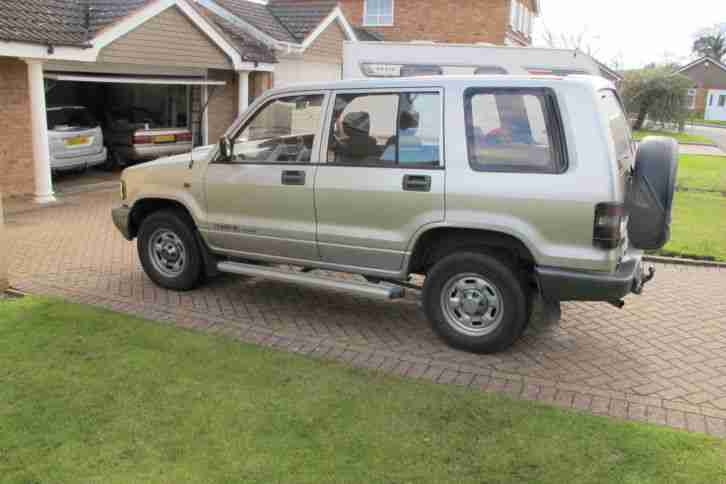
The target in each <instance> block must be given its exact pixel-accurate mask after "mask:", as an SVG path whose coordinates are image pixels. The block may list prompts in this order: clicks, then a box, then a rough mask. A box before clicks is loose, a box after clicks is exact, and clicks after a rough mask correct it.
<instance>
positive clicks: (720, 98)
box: [716, 94, 726, 108]
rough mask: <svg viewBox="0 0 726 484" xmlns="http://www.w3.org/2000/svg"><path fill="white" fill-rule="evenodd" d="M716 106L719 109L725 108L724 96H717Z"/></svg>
mask: <svg viewBox="0 0 726 484" xmlns="http://www.w3.org/2000/svg"><path fill="white" fill-rule="evenodd" d="M716 105H717V106H718V107H719V108H724V107H726V94H719V96H718V102H717V103H716Z"/></svg>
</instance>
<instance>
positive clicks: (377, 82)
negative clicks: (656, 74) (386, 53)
mask: <svg viewBox="0 0 726 484" xmlns="http://www.w3.org/2000/svg"><path fill="white" fill-rule="evenodd" d="M533 83H536V84H540V85H552V84H555V83H568V84H580V85H588V86H591V87H593V88H595V89H604V88H614V85H613V84H612V83H611V82H610V81H608V80H607V79H605V78H603V77H598V76H587V75H573V76H566V77H560V76H524V75H522V76H513V75H491V76H483V75H477V76H421V77H398V78H368V79H347V80H342V81H327V82H315V83H300V84H290V85H287V86H285V87H282V88H278V89H273V90H272V91H273V92H285V91H300V90H305V91H315V90H329V89H376V88H382V89H385V88H405V87H446V86H447V85H450V86H454V85H461V84H465V85H466V84H478V85H481V84H489V85H492V86H522V87H525V86H531V85H532V84H533ZM268 92H269V91H268Z"/></svg>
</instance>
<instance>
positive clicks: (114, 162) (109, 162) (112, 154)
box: [99, 150, 126, 171]
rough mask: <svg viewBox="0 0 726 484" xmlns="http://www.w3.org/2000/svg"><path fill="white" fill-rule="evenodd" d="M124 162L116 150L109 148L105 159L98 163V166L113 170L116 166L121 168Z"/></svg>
mask: <svg viewBox="0 0 726 484" xmlns="http://www.w3.org/2000/svg"><path fill="white" fill-rule="evenodd" d="M125 164H126V162H125V160H124V159H123V158H122V157H121V155H120V154H119V153H118V151H114V150H109V151H108V156H106V161H105V162H103V164H101V165H99V168H101V169H103V170H106V171H113V170H115V169H117V168H121V167H122V166H124V165H125Z"/></svg>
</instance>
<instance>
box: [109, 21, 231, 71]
mask: <svg viewBox="0 0 726 484" xmlns="http://www.w3.org/2000/svg"><path fill="white" fill-rule="evenodd" d="M98 61H99V62H113V63H127V64H151V65H158V66H185V67H200V68H220V69H231V68H233V64H232V61H231V59H229V58H228V57H227V55H226V54H225V53H224V52H223V51H222V50H221V49H220V48H219V47H217V45H215V44H214V42H212V40H211V39H209V38H208V37H207V36H206V35H205V34H204V33H203V32H202V31H201V30H199V29H198V28H197V27H196V26H195V25H194V24H193V23H192V21H191V20H189V19H188V18H187V17H186V15H184V13H182V11H181V10H179V8H178V7H171V8H168V9H166V10H164V11H163V12H161V13H160V14H158V15H156V16H154V17H152V18H150V19H149V20H147V21H146V22H144V23H143V24H141V25H140V26H139V27H137V28H135V29H134V30H132V31H130V32H129V33H127V34H126V35H124V36H122V37H120V38H119V39H117V40H115V41H113V42H111V43H110V44H109V45H107V46H106V47H104V48H103V49H101V52H100V53H99V56H98Z"/></svg>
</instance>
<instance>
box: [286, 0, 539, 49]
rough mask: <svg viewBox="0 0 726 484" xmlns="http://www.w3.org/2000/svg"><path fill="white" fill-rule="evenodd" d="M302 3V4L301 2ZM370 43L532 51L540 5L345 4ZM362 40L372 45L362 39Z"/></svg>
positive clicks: (362, 0) (456, 1)
mask: <svg viewBox="0 0 726 484" xmlns="http://www.w3.org/2000/svg"><path fill="white" fill-rule="evenodd" d="M299 1H304V0H299ZM340 4H341V7H342V9H343V12H344V13H345V16H346V17H347V18H348V19H349V20H350V22H351V23H352V25H353V26H354V27H356V28H362V29H365V31H367V32H369V33H372V35H373V38H372V39H370V40H382V39H385V40H387V41H416V40H426V41H434V42H449V43H460V44H474V43H488V44H495V45H514V46H528V45H531V44H532V24H533V21H534V19H535V18H536V17H538V16H539V15H540V13H541V9H540V2H539V0H447V1H441V0H341V1H340ZM359 37H361V38H360V40H369V39H366V38H363V37H362V36H359Z"/></svg>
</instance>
